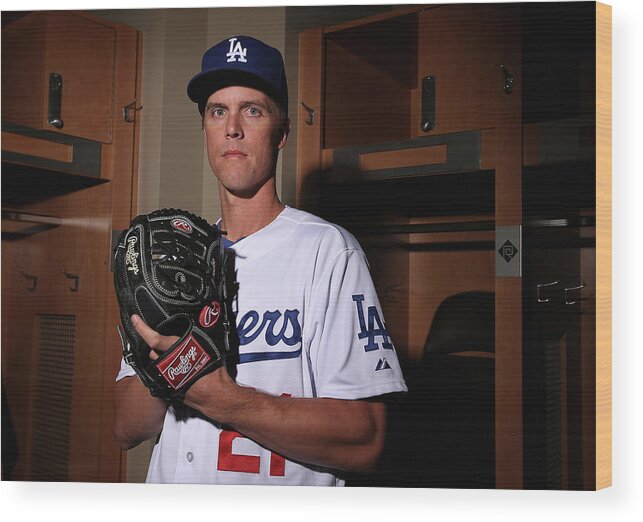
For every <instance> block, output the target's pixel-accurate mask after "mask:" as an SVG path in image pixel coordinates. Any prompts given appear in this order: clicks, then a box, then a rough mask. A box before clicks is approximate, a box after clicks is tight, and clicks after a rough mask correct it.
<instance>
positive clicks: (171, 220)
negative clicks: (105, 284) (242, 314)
mask: <svg viewBox="0 0 643 522" xmlns="http://www.w3.org/2000/svg"><path fill="white" fill-rule="evenodd" d="M224 266H225V263H224V249H223V246H222V244H221V233H220V231H219V229H218V228H217V227H215V226H213V225H210V224H209V223H208V222H207V221H206V220H204V219H203V218H201V217H199V216H196V215H194V214H191V213H189V212H186V211H184V210H179V209H162V210H157V211H155V212H152V213H150V214H144V215H141V216H137V217H136V218H135V219H134V220H132V222H131V223H130V228H129V229H128V230H126V231H124V232H123V234H122V235H121V237H120V238H119V240H118V243H117V245H116V248H115V250H114V287H115V289H116V296H117V298H118V304H119V306H120V311H121V326H120V327H119V334H120V336H121V342H122V346H123V357H124V359H125V361H126V362H127V364H129V365H130V366H131V367H132V368H134V370H135V371H136V374H137V375H138V377H139V378H140V380H141V382H143V384H145V386H147V387H148V388H149V390H150V392H151V393H152V395H154V396H156V397H161V398H163V399H165V400H166V401H168V402H169V401H172V400H174V399H178V400H180V399H181V398H182V397H183V395H184V394H185V392H186V390H187V389H188V388H189V387H190V386H191V385H192V384H194V382H196V381H197V380H198V379H199V378H201V377H202V376H203V375H205V374H207V373H209V372H212V371H214V370H215V369H217V368H219V367H220V366H222V365H223V364H224V362H225V356H226V353H227V352H228V350H229V334H230V329H231V326H230V323H229V318H230V317H231V316H232V314H231V313H229V305H228V304H227V303H228V301H227V300H225V299H224V296H223V294H224V284H225V273H224V272H225V269H224ZM133 314H137V315H139V316H140V317H141V318H142V319H143V320H144V321H145V322H146V323H147V325H148V326H150V327H151V328H152V329H154V330H156V331H157V332H158V333H160V334H161V335H167V336H169V335H173V336H177V337H178V340H177V341H176V342H175V343H174V344H173V345H172V346H171V347H170V348H169V349H168V350H167V351H165V352H164V353H163V354H161V355H160V356H159V357H158V358H157V359H155V360H152V359H151V358H150V352H151V348H150V347H149V346H148V345H147V344H146V343H145V341H144V340H143V338H142V337H141V336H140V335H139V334H138V332H137V331H136V329H135V328H134V325H133V324H132V322H131V319H130V318H131V316H132V315H133Z"/></svg>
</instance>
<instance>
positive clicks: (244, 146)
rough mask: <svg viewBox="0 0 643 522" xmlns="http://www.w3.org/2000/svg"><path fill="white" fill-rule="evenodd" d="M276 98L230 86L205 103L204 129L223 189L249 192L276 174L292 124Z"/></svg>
mask: <svg viewBox="0 0 643 522" xmlns="http://www.w3.org/2000/svg"><path fill="white" fill-rule="evenodd" d="M282 123H283V122H279V117H278V114H277V107H276V105H275V103H274V102H273V101H272V100H271V99H270V98H269V97H268V96H267V95H266V94H264V93H263V92H261V91H258V90H256V89H251V88H249V87H239V86H233V87H226V88H224V89H220V90H218V91H216V92H214V93H213V94H212V95H211V96H210V97H209V98H208V102H207V104H206V108H205V113H204V117H203V129H204V131H205V139H206V145H207V150H208V161H209V162H210V168H211V169H212V172H214V175H215V176H216V177H217V179H218V180H219V183H221V184H222V185H223V186H224V188H225V189H226V190H227V191H229V192H230V193H232V194H235V195H237V196H239V197H251V196H253V195H254V194H256V192H257V191H258V190H259V189H260V188H261V187H263V186H264V185H265V184H266V183H267V182H268V181H269V180H271V179H272V178H273V176H274V172H275V166H276V164H277V155H278V152H279V150H280V149H282V148H283V147H284V145H285V144H286V139H287V136H288V129H287V127H286V126H284V125H282Z"/></svg>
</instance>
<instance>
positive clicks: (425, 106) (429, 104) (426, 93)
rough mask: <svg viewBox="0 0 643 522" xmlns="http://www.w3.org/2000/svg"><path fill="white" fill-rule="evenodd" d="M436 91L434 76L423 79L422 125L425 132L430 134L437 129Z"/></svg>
mask: <svg viewBox="0 0 643 522" xmlns="http://www.w3.org/2000/svg"><path fill="white" fill-rule="evenodd" d="M435 89H436V81H435V77H434V76H425V77H424V78H422V123H421V125H420V126H421V127H422V130H423V131H424V132H429V131H430V130H431V129H433V128H434V127H435Z"/></svg>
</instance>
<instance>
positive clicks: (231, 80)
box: [187, 69, 283, 114]
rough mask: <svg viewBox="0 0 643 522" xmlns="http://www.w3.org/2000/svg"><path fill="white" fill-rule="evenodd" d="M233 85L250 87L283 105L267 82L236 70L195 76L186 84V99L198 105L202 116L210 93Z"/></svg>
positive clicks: (210, 72)
mask: <svg viewBox="0 0 643 522" xmlns="http://www.w3.org/2000/svg"><path fill="white" fill-rule="evenodd" d="M233 85H241V86H244V87H251V88H253V89H257V90H259V91H262V92H265V93H266V94H267V95H268V96H270V97H271V98H272V99H273V100H274V101H275V102H276V103H278V104H280V105H283V100H279V99H278V98H277V97H276V95H275V88H274V87H273V86H271V85H270V84H269V83H268V82H266V81H265V80H264V79H262V78H260V77H259V76H256V75H254V74H252V73H248V72H246V71H239V70H236V69H219V70H217V71H206V72H203V73H200V74H197V75H196V76H195V77H194V78H192V80H190V83H189V84H188V89H187V91H188V97H189V98H190V100H192V101H193V102H195V103H197V104H198V105H199V112H200V113H201V114H203V112H204V110H205V106H206V104H207V101H208V98H209V97H210V96H211V95H212V93H214V92H216V91H218V90H219V89H223V88H225V87H231V86H233Z"/></svg>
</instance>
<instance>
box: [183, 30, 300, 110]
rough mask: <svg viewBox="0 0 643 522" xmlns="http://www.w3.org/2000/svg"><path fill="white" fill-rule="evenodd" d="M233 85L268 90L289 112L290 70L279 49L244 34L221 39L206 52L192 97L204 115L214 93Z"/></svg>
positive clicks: (193, 83) (192, 86)
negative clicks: (288, 73) (288, 78)
mask: <svg viewBox="0 0 643 522" xmlns="http://www.w3.org/2000/svg"><path fill="white" fill-rule="evenodd" d="M232 85H242V86H245V87H252V88H253V89H257V90H260V91H262V92H265V93H266V94H267V95H268V96H270V97H271V98H272V99H273V100H274V101H275V102H276V103H277V104H279V105H280V106H281V107H282V108H283V109H284V111H285V112H286V114H288V85H287V84H286V70H285V67H284V60H283V57H282V56H281V53H280V52H279V50H278V49H275V48H274V47H270V46H269V45H266V44H265V43H263V42H262V41H260V40H257V39H256V38H253V37H251V36H243V35H239V36H232V37H230V38H227V39H225V40H223V41H221V42H219V43H218V44H216V45H214V46H213V47H210V49H208V50H207V51H206V52H205V54H204V55H203V59H202V60H201V72H200V73H199V74H197V75H196V76H195V77H194V78H192V79H191V80H190V83H188V96H189V98H190V99H191V100H192V101H193V102H195V103H198V104H199V112H200V113H201V114H203V112H204V111H205V105H206V103H207V101H208V98H209V97H210V95H211V94H212V93H213V92H215V91H218V90H219V89H223V88H224V87H230V86H232Z"/></svg>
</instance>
